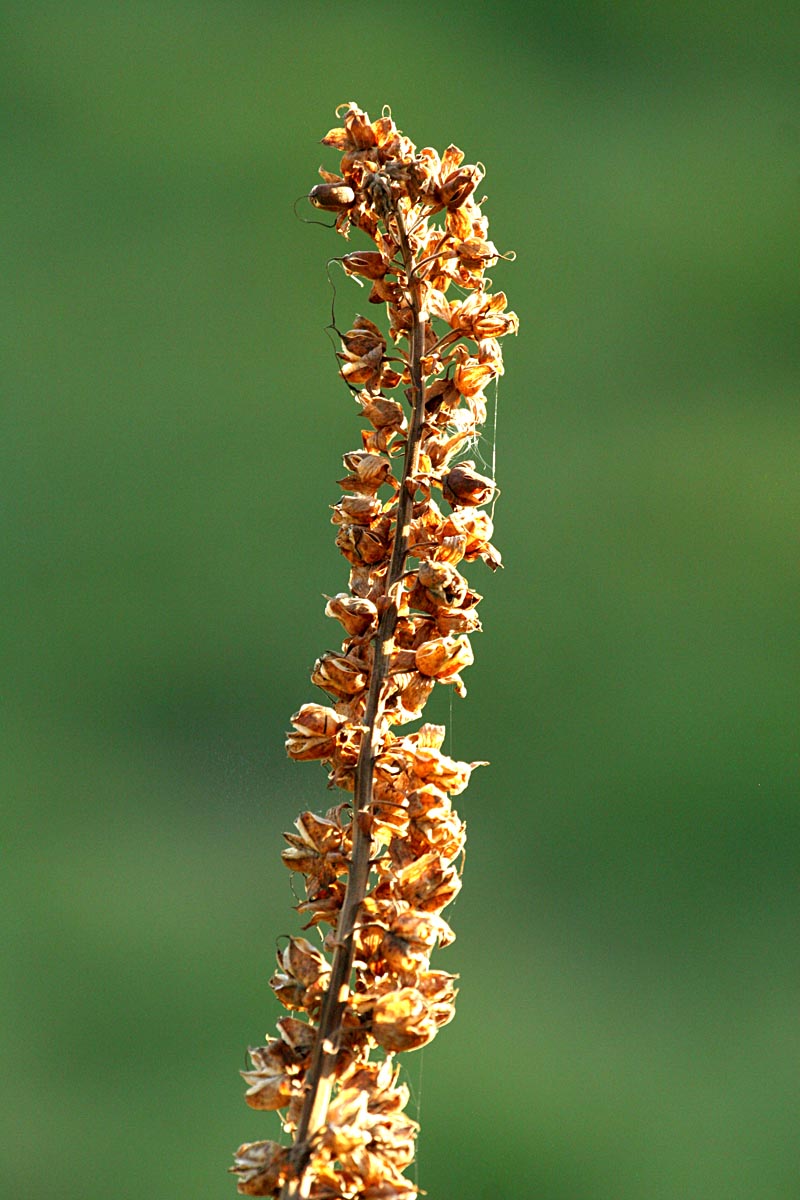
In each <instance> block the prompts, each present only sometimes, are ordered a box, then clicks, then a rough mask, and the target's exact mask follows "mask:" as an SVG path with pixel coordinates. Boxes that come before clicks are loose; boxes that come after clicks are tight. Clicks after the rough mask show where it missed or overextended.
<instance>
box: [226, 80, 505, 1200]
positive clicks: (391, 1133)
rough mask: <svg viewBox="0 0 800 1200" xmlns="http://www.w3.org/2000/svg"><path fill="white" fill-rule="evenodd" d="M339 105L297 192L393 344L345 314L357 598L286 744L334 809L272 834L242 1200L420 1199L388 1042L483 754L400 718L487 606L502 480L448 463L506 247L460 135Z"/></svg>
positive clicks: (427, 1001)
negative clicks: (272, 1029) (291, 928)
mask: <svg viewBox="0 0 800 1200" xmlns="http://www.w3.org/2000/svg"><path fill="white" fill-rule="evenodd" d="M339 118H340V122H341V124H340V125H339V126H337V127H336V128H334V129H331V130H330V131H329V132H328V133H327V134H326V135H325V137H324V138H323V139H322V141H323V144H324V145H325V146H328V147H331V148H333V149H334V150H336V151H338V152H339V154H340V155H341V158H340V161H339V164H338V173H334V172H332V171H328V170H326V169H321V170H320V175H321V177H322V182H321V183H318V184H317V185H316V186H315V187H313V188H311V190H310V192H309V200H310V201H311V203H312V204H313V205H314V206H316V207H317V208H319V209H322V210H325V211H327V212H330V213H333V214H335V226H336V229H337V230H338V231H339V233H341V234H343V235H344V236H345V237H347V236H348V235H349V234H350V232H351V231H353V230H358V231H360V233H362V234H365V235H366V237H367V238H368V239H369V240H370V241H371V243H372V245H371V246H370V247H369V248H367V249H361V248H357V249H355V250H353V251H351V252H349V253H348V254H345V255H344V256H343V257H342V259H341V260H340V261H341V265H342V267H343V269H344V271H345V273H346V274H347V275H352V276H356V277H357V279H363V280H367V281H369V284H370V285H371V290H370V293H369V301H370V303H372V304H383V305H385V306H386V318H387V320H386V323H385V328H386V329H387V330H388V333H384V332H383V331H382V329H381V327H379V325H378V324H376V323H375V322H374V321H371V320H369V319H368V318H366V317H364V316H357V317H355V319H354V320H353V323H352V325H351V327H350V328H349V329H347V331H346V332H345V333H343V334H340V335H339V336H340V338H341V347H340V351H339V355H338V358H339V365H340V374H341V376H342V378H343V379H344V381H345V382H346V384H347V385H348V387H349V389H350V394H351V395H352V396H353V398H354V400H355V402H356V404H357V405H358V408H359V411H360V413H361V414H362V415H363V418H364V420H365V421H366V422H367V423H368V425H367V428H365V429H363V430H362V431H361V437H360V444H359V445H358V447H357V448H356V449H353V450H351V451H349V452H348V453H346V454H345V455H344V458H343V462H344V467H345V471H346V475H345V476H344V478H342V479H341V480H339V483H340V486H341V487H342V489H343V492H344V494H343V495H342V496H341V498H340V499H339V500H338V501H337V502H336V503H334V504H333V506H332V510H333V512H332V517H331V520H332V523H333V524H334V526H335V527H336V545H337V546H338V548H339V550H340V551H341V553H342V555H343V556H344V558H345V560H346V561H347V563H348V566H349V589H348V590H347V591H342V592H339V593H337V594H336V595H334V596H332V597H328V598H327V603H326V607H325V612H326V615H327V616H330V617H333V618H334V619H335V620H336V621H337V622H338V623H339V626H340V627H341V630H342V632H343V641H342V643H341V646H340V648H339V649H337V650H330V651H327V652H326V653H324V654H322V655H321V656H320V657H319V658H318V660H317V662H316V664H315V665H314V669H313V671H312V674H311V679H312V682H313V683H314V684H315V685H316V686H318V687H320V688H322V689H323V691H324V692H326V693H327V695H328V697H329V698H330V699H329V701H328V702H326V703H307V704H304V705H302V706H301V708H300V709H299V710H298V711H297V712H296V713H295V714H294V716H293V717H292V718H291V721H292V729H291V731H290V732H289V733H288V734H287V738H286V748H287V752H288V753H289V755H290V757H292V758H294V759H297V760H298V761H314V760H316V761H319V762H322V763H323V764H324V766H325V768H326V770H327V772H328V781H329V785H330V786H331V787H336V788H339V789H340V790H342V791H344V793H345V799H344V802H343V803H341V804H339V805H336V806H334V807H332V808H329V809H328V810H327V811H326V812H325V813H324V814H322V815H320V814H315V813H312V812H304V813H302V814H301V815H300V816H299V817H298V819H297V821H296V822H295V832H292V833H287V834H285V835H284V836H285V838H286V841H287V843H288V845H287V847H286V849H284V851H283V854H282V858H283V862H284V864H285V865H286V867H287V868H289V870H290V871H292V872H293V873H294V878H295V880H296V881H297V883H296V884H295V888H296V890H297V891H299V890H300V887H301V886H304V888H305V898H302V899H299V902H298V903H297V904H296V909H297V911H298V913H300V914H301V915H302V917H303V918H304V920H305V925H304V929H305V930H307V931H309V935H308V937H296V936H290V937H289V938H288V941H287V942H286V943H285V944H282V947H281V949H280V950H279V952H278V956H277V957H278V961H277V969H276V970H275V972H274V974H273V975H272V978H271V979H270V985H271V987H272V989H273V991H274V993H275V995H276V997H277V998H278V1000H279V1001H280V1003H281V1004H282V1005H283V1006H284V1007H285V1008H286V1009H287V1010H288V1011H289V1013H293V1014H296V1015H289V1016H285V1017H283V1018H282V1019H281V1020H280V1021H279V1022H278V1035H279V1036H278V1037H276V1038H272V1039H270V1040H269V1041H268V1042H267V1044H266V1046H261V1047H257V1048H255V1049H253V1050H251V1051H250V1059H251V1068H250V1069H249V1070H247V1071H244V1072H242V1074H243V1076H244V1079H245V1081H246V1083H247V1085H248V1087H247V1093H246V1100H247V1103H248V1104H249V1105H250V1106H251V1107H252V1108H255V1109H258V1110H266V1111H278V1110H279V1111H280V1112H281V1116H282V1122H283V1127H284V1130H285V1131H286V1132H287V1133H289V1134H291V1136H292V1139H293V1141H292V1145H291V1146H280V1145H279V1144H277V1143H276V1142H270V1141H263V1142H253V1143H250V1144H246V1145H243V1146H240V1147H239V1150H238V1151H237V1153H236V1156H235V1161H234V1166H233V1168H232V1170H233V1171H234V1173H235V1174H236V1175H237V1176H238V1188H239V1192H240V1193H241V1194H243V1195H251V1196H271V1197H273V1200H278V1197H280V1200H414V1197H415V1196H417V1195H418V1189H417V1187H416V1185H415V1184H413V1183H412V1182H411V1181H410V1180H409V1179H408V1178H407V1177H406V1176H405V1174H404V1173H403V1172H404V1171H405V1170H406V1168H407V1167H408V1166H409V1164H410V1163H411V1162H412V1160H413V1157H414V1141H415V1137H416V1133H417V1126H416V1124H415V1122H414V1121H412V1120H410V1119H409V1118H408V1117H407V1116H406V1114H405V1111H404V1109H405V1106H406V1103H407V1101H408V1089H407V1088H406V1087H405V1086H404V1085H402V1084H399V1083H398V1071H397V1068H396V1067H395V1065H394V1055H396V1054H398V1053H401V1052H405V1051H409V1050H413V1049H416V1048H417V1047H420V1046H423V1045H425V1044H426V1043H427V1042H429V1041H430V1040H431V1039H432V1038H433V1037H434V1036H435V1034H436V1032H437V1031H438V1029H439V1028H441V1026H442V1025H444V1024H446V1023H447V1022H448V1021H449V1020H451V1018H452V1016H453V1013H454V1002H455V995H456V988H455V977H454V976H452V975H449V974H447V973H446V972H444V971H439V970H435V969H432V968H431V957H432V955H433V954H434V952H435V950H436V948H437V946H438V947H443V946H447V945H449V944H450V942H452V940H453V938H454V934H453V931H452V930H451V928H450V926H449V925H448V924H447V922H446V921H445V920H444V918H443V917H442V915H441V913H442V910H443V909H444V908H446V906H447V905H448V904H449V903H450V901H451V900H452V899H453V898H454V896H455V895H456V894H457V893H458V891H459V888H460V887H461V856H462V853H463V850H464V843H465V826H464V823H463V822H462V821H461V819H460V818H459V816H458V814H457V812H456V811H455V809H454V808H453V805H452V801H451V797H452V796H456V795H458V794H459V793H460V792H462V791H463V790H464V788H465V787H466V786H467V784H468V782H469V778H470V774H471V771H472V770H473V768H474V767H476V766H478V765H480V764H478V763H476V762H472V763H468V762H461V761H459V760H457V759H454V758H451V757H450V756H448V755H447V754H445V753H444V752H443V750H442V746H443V743H444V736H445V730H444V727H443V726H440V725H433V724H424V725H422V726H421V727H420V728H419V729H417V730H416V731H415V732H412V733H408V732H403V731H402V729H400V728H399V727H402V726H403V725H405V724H407V723H408V722H410V721H412V720H415V719H416V718H418V717H419V716H421V714H422V712H423V710H424V707H425V703H426V701H427V699H428V697H429V696H430V694H431V692H432V690H433V689H434V688H435V687H436V685H437V684H446V685H450V686H452V687H454V688H455V690H456V691H457V692H458V693H459V694H460V695H463V694H464V692H465V688H464V685H463V681H462V678H461V674H462V672H463V671H464V670H465V669H466V668H467V667H469V666H470V664H471V663H472V659H473V655H472V647H471V645H470V641H469V638H468V636H467V635H468V634H471V633H474V632H477V631H479V630H480V628H481V623H480V619H479V617H478V615H477V607H478V605H479V604H480V601H481V597H480V595H479V594H478V593H477V592H475V591H474V590H473V589H472V588H471V586H470V584H469V582H468V581H467V579H466V578H465V576H464V575H463V574H462V573H461V569H460V568H462V567H463V566H464V564H469V563H472V562H474V561H475V560H476V559H482V560H483V562H484V563H486V564H487V565H488V566H489V567H490V568H491V569H494V568H496V567H497V566H499V565H500V554H499V552H498V551H497V550H496V549H495V547H494V546H493V545H492V543H491V540H490V539H491V537H492V522H491V519H490V517H489V515H488V514H487V513H486V511H485V508H484V506H485V505H486V504H488V503H490V502H491V501H493V500H494V499H495V497H496V496H497V488H496V485H495V481H494V479H492V478H489V477H488V476H486V475H483V474H481V473H479V472H478V471H477V470H476V468H475V463H474V462H473V461H472V460H470V459H463V458H462V457H461V455H462V454H463V453H464V450H465V448H466V447H467V446H470V445H472V446H474V445H475V444H476V439H477V435H478V431H479V426H480V424H481V422H482V421H483V420H484V419H485V415H486V399H485V395H484V392H485V389H486V388H487V386H488V385H489V384H490V383H491V382H492V380H494V379H496V378H497V377H498V376H499V375H500V374H502V371H503V359H502V354H501V351H500V344H499V339H500V338H501V337H503V336H504V335H505V334H508V333H516V331H517V326H518V322H517V317H516V316H515V314H514V313H512V312H508V311H507V301H506V297H505V294H504V293H503V292H497V293H494V294H492V293H491V292H490V290H489V288H490V287H491V283H490V281H489V280H487V279H486V278H485V271H486V268H487V267H489V266H491V265H493V264H495V263H496V262H497V261H498V258H499V251H498V250H497V247H496V246H495V245H494V244H493V242H491V241H490V240H489V235H488V224H487V221H486V217H485V216H484V215H483V213H482V211H481V208H480V204H479V203H477V202H476V198H475V197H476V187H477V185H478V184H479V183H480V181H481V179H482V178H483V169H482V168H481V167H479V166H475V165H469V164H464V155H463V153H462V151H461V150H459V149H458V147H456V146H448V147H447V149H446V150H445V151H444V153H443V154H442V155H441V156H440V155H439V154H438V153H437V151H436V150H434V149H433V148H432V147H424V148H423V149H421V150H419V151H418V150H417V149H416V147H415V146H414V145H413V143H412V142H411V141H409V139H408V138H407V137H405V136H404V135H403V134H402V133H401V132H400V131H399V130H398V129H397V127H396V125H395V124H394V121H393V120H392V118H391V116H390V115H389V114H388V112H386V111H385V112H384V113H383V114H382V115H381V117H379V118H378V119H377V120H375V121H372V120H370V118H369V116H368V115H367V114H366V113H365V112H363V111H362V110H361V109H360V108H359V107H358V106H357V105H356V104H354V103H352V102H351V103H348V104H345V105H342V106H341V109H340V110H339ZM451 289H452V290H451ZM448 292H450V295H448ZM436 489H440V490H441V495H442V497H443V499H444V502H445V507H446V508H449V510H450V511H443V510H442V509H441V508H439V507H438V506H437V504H436V502H435V500H434V498H433V495H432V492H433V493H436ZM300 879H302V881H303V883H302V885H301V883H300ZM376 1054H377V1056H378V1059H382V1061H377V1060H376V1057H375V1056H376Z"/></svg>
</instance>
